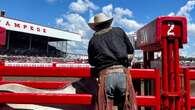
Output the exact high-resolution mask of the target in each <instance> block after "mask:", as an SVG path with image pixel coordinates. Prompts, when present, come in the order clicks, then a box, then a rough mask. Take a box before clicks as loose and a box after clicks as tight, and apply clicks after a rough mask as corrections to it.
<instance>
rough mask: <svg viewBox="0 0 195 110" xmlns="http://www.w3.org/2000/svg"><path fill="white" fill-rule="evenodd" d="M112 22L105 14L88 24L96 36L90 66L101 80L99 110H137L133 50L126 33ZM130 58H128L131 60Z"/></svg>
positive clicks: (89, 49) (89, 50)
mask: <svg viewBox="0 0 195 110" xmlns="http://www.w3.org/2000/svg"><path fill="white" fill-rule="evenodd" d="M112 21H113V18H109V17H108V16H107V15H105V14H103V13H99V14H97V15H95V16H94V19H93V22H91V23H88V25H89V26H90V28H92V29H93V30H94V31H95V33H94V35H93V37H92V38H91V39H90V41H89V45H88V56H89V63H90V65H92V66H93V67H94V68H93V69H94V70H95V72H94V73H92V76H96V77H97V79H98V93H97V110H112V108H113V105H117V106H118V110H137V105H136V101H135V100H136V99H135V92H134V88H133V84H132V81H131V77H130V73H129V71H128V67H129V66H130V64H131V60H132V58H133V53H134V49H133V46H132V44H131V43H130V41H129V39H128V37H127V35H126V33H125V32H124V31H123V30H122V29H121V28H119V27H111V24H112ZM128 57H129V58H128Z"/></svg>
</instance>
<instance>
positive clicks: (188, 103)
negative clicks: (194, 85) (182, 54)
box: [184, 68, 191, 110]
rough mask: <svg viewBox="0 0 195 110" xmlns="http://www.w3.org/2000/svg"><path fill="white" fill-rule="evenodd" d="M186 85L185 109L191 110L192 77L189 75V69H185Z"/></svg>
mask: <svg viewBox="0 0 195 110" xmlns="http://www.w3.org/2000/svg"><path fill="white" fill-rule="evenodd" d="M184 85H185V96H186V97H185V101H186V104H185V107H186V110H191V100H190V75H189V69H188V68H185V69H184Z"/></svg>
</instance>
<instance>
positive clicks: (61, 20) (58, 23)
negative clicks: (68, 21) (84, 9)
mask: <svg viewBox="0 0 195 110" xmlns="http://www.w3.org/2000/svg"><path fill="white" fill-rule="evenodd" d="M63 22H64V19H63V18H56V24H57V25H62V24H63Z"/></svg>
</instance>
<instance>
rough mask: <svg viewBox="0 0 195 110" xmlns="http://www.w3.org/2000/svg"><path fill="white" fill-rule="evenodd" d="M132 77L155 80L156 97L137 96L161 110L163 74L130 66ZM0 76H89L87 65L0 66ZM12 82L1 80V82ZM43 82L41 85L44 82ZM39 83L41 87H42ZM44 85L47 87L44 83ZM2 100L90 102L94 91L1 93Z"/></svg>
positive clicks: (49, 85)
mask: <svg viewBox="0 0 195 110" xmlns="http://www.w3.org/2000/svg"><path fill="white" fill-rule="evenodd" d="M130 72H131V74H132V78H133V79H150V80H154V82H155V87H154V89H155V90H154V94H155V95H154V96H137V97H136V98H137V102H138V105H139V106H150V107H154V108H155V110H160V73H159V71H158V70H155V69H130ZM0 76H1V77H4V76H16V77H28V76H33V77H90V68H88V67H6V66H0ZM6 83H12V82H9V81H1V82H0V84H6ZM13 83H19V84H24V85H27V86H31V87H38V88H55V87H54V86H55V85H58V84H59V86H60V87H62V86H65V85H66V82H65V83H64V82H50V81H47V82H34V81H31V82H30V81H28V82H25V81H22V82H21V81H14V82H13ZM41 83H42V84H41ZM40 84H41V85H42V86H40ZM43 85H44V86H43ZM0 102H1V103H24V104H27V103H33V104H91V102H92V95H91V94H51V93H47V94H45V93H44V94H41V93H36V94H35V93H7V92H1V93H0Z"/></svg>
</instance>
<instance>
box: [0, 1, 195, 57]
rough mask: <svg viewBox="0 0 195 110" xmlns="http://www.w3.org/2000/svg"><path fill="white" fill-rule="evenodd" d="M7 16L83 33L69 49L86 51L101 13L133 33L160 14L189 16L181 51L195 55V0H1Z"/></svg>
mask: <svg viewBox="0 0 195 110" xmlns="http://www.w3.org/2000/svg"><path fill="white" fill-rule="evenodd" d="M0 10H5V11H6V16H7V17H11V18H16V19H20V20H24V21H30V22H33V23H36V24H42V25H49V26H52V27H57V28H61V29H65V30H69V31H74V32H78V33H80V34H82V36H83V40H82V42H70V43H69V45H70V46H69V51H70V52H75V53H86V49H87V45H88V41H89V39H90V38H91V36H92V33H93V31H92V30H90V29H89V27H88V26H87V22H88V21H89V19H90V18H91V17H92V16H93V15H95V14H96V13H99V12H104V13H106V14H108V15H110V16H113V17H114V22H113V25H114V26H119V27H122V28H123V29H125V31H126V32H127V33H131V32H134V31H136V30H137V29H139V28H140V27H142V26H143V25H144V24H147V23H148V22H150V21H151V20H153V19H155V18H156V17H157V16H164V15H180V16H186V17H187V19H188V35H189V37H188V40H189V41H188V42H189V43H188V44H187V45H185V47H184V49H182V50H181V51H180V53H181V54H182V55H185V56H195V51H194V48H195V0H0Z"/></svg>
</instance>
